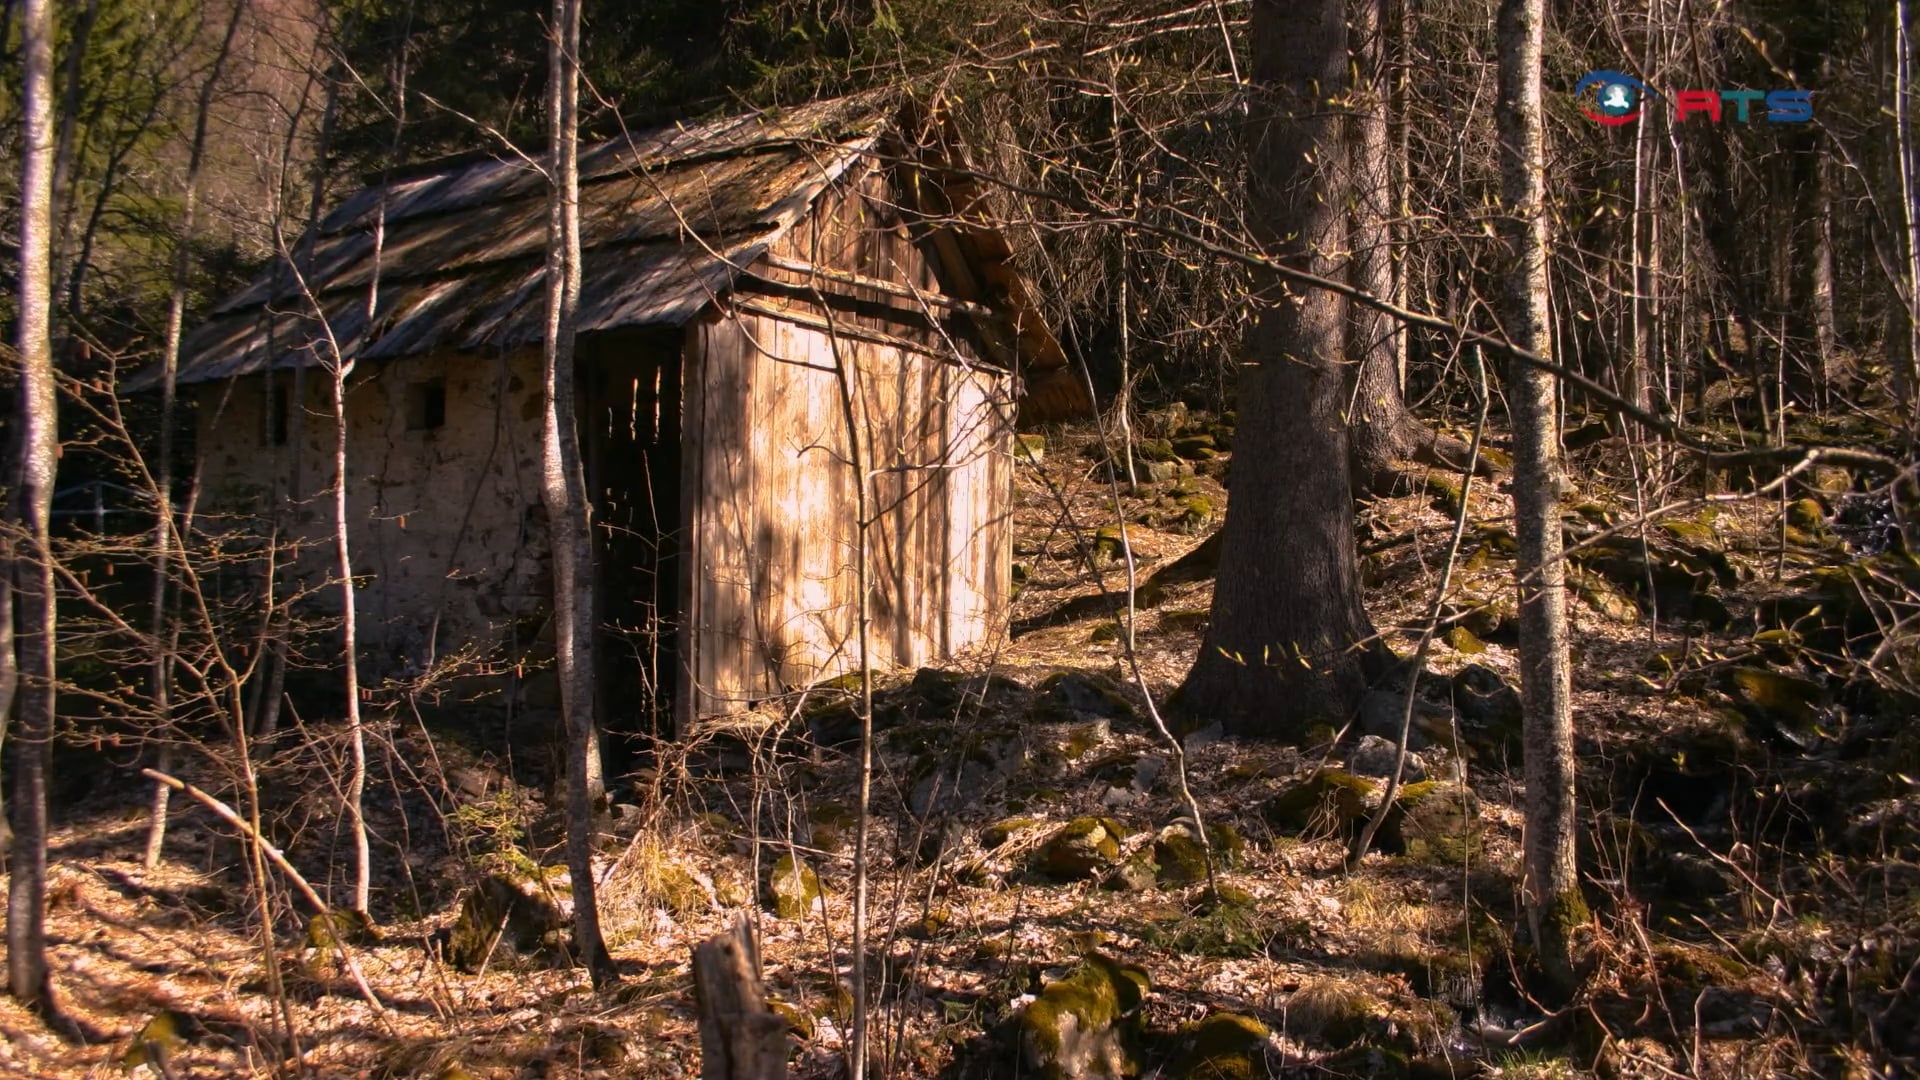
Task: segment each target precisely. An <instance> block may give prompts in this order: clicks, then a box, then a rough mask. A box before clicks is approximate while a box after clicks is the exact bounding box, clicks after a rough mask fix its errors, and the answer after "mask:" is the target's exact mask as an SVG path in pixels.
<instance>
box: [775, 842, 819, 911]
mask: <svg viewBox="0 0 1920 1080" xmlns="http://www.w3.org/2000/svg"><path fill="white" fill-rule="evenodd" d="M764 895H765V898H766V903H767V906H768V907H769V908H771V909H772V910H773V913H774V914H775V915H776V916H778V917H780V918H782V919H798V918H802V917H804V916H806V915H808V914H809V913H811V912H812V911H813V906H814V904H816V903H818V902H819V900H820V875H819V874H816V873H814V870H813V867H811V866H808V865H807V864H806V863H805V862H804V861H802V860H800V859H798V858H796V857H795V856H793V855H792V854H787V855H782V856H780V858H779V859H777V860H775V861H774V864H773V868H772V869H771V870H770V871H768V873H767V881H766V889H765V892H764Z"/></svg>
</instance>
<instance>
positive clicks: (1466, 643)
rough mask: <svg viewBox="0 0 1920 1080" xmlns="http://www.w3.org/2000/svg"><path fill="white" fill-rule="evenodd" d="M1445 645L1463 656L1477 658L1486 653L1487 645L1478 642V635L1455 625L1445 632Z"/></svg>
mask: <svg viewBox="0 0 1920 1080" xmlns="http://www.w3.org/2000/svg"><path fill="white" fill-rule="evenodd" d="M1447 644H1448V645H1450V646H1452V648H1453V651H1454V652H1457V653H1460V654H1462V655H1464V656H1479V655H1480V654H1481V653H1483V652H1486V651H1487V643H1486V642H1484V641H1481V640H1480V635H1478V634H1475V633H1474V632H1473V631H1472V630H1469V629H1467V628H1466V627H1465V626H1462V625H1457V624H1456V625H1455V626H1453V627H1452V628H1451V629H1449V630H1448V631H1447Z"/></svg>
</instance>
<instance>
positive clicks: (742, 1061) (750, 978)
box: [693, 915, 787, 1080]
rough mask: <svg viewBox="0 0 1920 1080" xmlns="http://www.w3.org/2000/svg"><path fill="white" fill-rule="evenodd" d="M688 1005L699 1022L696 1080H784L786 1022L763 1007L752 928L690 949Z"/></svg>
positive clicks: (739, 922) (739, 925)
mask: <svg viewBox="0 0 1920 1080" xmlns="http://www.w3.org/2000/svg"><path fill="white" fill-rule="evenodd" d="M693 999H694V1005H695V1008H696V1009H697V1010H698V1013H699V1020H700V1080H785V1077H786V1075H787V1022H786V1021H785V1020H783V1019H781V1018H780V1014H778V1013H776V1012H774V1011H773V1010H772V1009H769V1008H768V1007H767V994H766V991H765V990H764V989H762V988H761V986H760V960H759V956H758V954H757V951H756V950H755V948H754V942H753V925H752V923H750V922H749V921H748V920H747V917H746V916H745V915H741V916H739V917H738V918H737V919H736V920H735V922H734V924H733V929H732V930H729V931H727V932H726V933H724V934H716V935H714V936H713V937H711V938H709V939H707V940H706V941H703V942H701V943H700V944H698V945H695V946H694V947H693Z"/></svg>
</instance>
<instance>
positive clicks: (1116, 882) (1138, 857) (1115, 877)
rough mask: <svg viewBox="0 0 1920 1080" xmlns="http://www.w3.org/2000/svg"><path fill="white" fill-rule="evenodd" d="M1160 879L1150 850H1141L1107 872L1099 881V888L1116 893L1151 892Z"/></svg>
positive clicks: (1157, 866)
mask: <svg viewBox="0 0 1920 1080" xmlns="http://www.w3.org/2000/svg"><path fill="white" fill-rule="evenodd" d="M1159 879H1160V864H1159V863H1156V862H1155V861H1154V858H1153V852H1152V850H1151V849H1148V848H1142V849H1140V850H1139V851H1136V852H1134V853H1133V857H1132V858H1129V859H1128V860H1127V861H1125V862H1123V863H1121V864H1120V865H1119V866H1116V867H1114V868H1113V869H1112V870H1110V871H1108V873H1107V876H1106V877H1103V878H1101V879H1100V886H1101V887H1102V888H1105V889H1112V890H1114V891H1116V892H1130V893H1142V892H1151V891H1152V890H1153V888H1154V886H1155V885H1156V884H1158V883H1159Z"/></svg>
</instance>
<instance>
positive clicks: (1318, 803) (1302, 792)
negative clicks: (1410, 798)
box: [1260, 769, 1374, 834]
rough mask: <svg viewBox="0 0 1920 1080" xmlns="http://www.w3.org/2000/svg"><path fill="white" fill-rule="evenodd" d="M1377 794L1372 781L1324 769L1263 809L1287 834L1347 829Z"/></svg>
mask: <svg viewBox="0 0 1920 1080" xmlns="http://www.w3.org/2000/svg"><path fill="white" fill-rule="evenodd" d="M1373 793H1374V785H1373V782H1372V781H1370V780H1366V779H1363V778H1361V777H1358V776H1355V775H1353V774H1352V773H1349V772H1346V771H1344V770H1341V769H1322V770H1320V771H1319V772H1316V773H1314V774H1313V775H1312V776H1309V777H1307V778H1306V779H1305V780H1302V781H1300V782H1299V783H1297V784H1295V785H1293V786H1292V787H1290V788H1287V789H1286V790H1285V791H1282V792H1280V793H1279V794H1278V795H1275V796H1274V797H1273V798H1271V799H1268V800H1267V802H1266V804H1265V805H1263V806H1262V807H1261V808H1260V812H1261V814H1262V816H1264V817H1265V818H1266V819H1267V822H1268V823H1269V824H1271V825H1272V826H1273V827H1274V828H1275V829H1277V830H1279V831H1281V832H1285V833H1293V834H1299V833H1304V832H1308V831H1310V830H1311V831H1324V830H1337V829H1345V828H1346V827H1348V826H1350V825H1352V824H1353V823H1354V822H1355V821H1357V820H1359V819H1360V818H1361V817H1362V816H1363V815H1365V814H1366V812H1367V800H1368V799H1369V798H1371V797H1372V795H1373Z"/></svg>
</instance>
